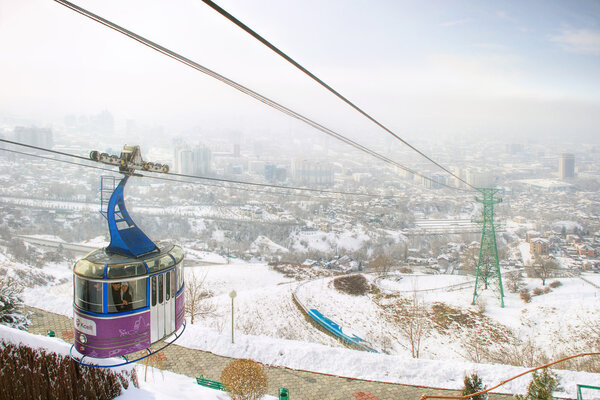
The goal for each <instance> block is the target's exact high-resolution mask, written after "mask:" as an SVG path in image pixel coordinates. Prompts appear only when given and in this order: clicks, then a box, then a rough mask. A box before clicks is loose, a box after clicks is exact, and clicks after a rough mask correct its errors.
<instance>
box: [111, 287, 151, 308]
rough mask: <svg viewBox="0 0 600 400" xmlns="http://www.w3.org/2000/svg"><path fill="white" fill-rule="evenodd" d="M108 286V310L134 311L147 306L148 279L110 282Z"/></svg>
mask: <svg viewBox="0 0 600 400" xmlns="http://www.w3.org/2000/svg"><path fill="white" fill-rule="evenodd" d="M108 286H109V288H108V312H110V313H117V312H125V311H133V310H137V309H140V308H144V307H146V305H147V303H146V279H137V280H135V281H122V282H110V283H109V284H108Z"/></svg>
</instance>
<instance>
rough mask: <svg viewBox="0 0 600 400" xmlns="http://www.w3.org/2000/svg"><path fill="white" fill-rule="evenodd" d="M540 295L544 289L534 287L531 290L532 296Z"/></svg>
mask: <svg viewBox="0 0 600 400" xmlns="http://www.w3.org/2000/svg"><path fill="white" fill-rule="evenodd" d="M541 294H544V289H542V288H539V287H536V288H535V289H533V295H534V296H539V295H541Z"/></svg>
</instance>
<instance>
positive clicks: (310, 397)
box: [28, 307, 512, 400]
mask: <svg viewBox="0 0 600 400" xmlns="http://www.w3.org/2000/svg"><path fill="white" fill-rule="evenodd" d="M28 310H29V311H31V312H32V313H33V314H32V315H31V316H30V320H31V323H32V325H31V326H30V327H29V332H30V333H34V334H43V335H45V334H46V333H47V331H48V329H52V330H53V331H54V332H55V333H56V336H57V337H60V338H63V339H64V340H65V341H68V342H72V341H73V321H72V319H71V318H68V317H65V316H63V315H59V314H54V313H50V312H47V311H43V310H40V309H37V308H32V307H28ZM159 355H160V356H159V359H161V361H160V363H162V367H163V368H164V369H167V370H169V371H173V372H176V373H178V374H183V375H187V376H190V377H197V376H199V375H204V378H206V379H212V380H217V381H218V380H219V378H220V376H221V371H223V369H224V368H225V366H226V365H227V363H229V362H230V361H231V360H232V358H229V357H222V356H218V355H215V354H212V353H209V352H206V351H200V350H194V349H188V348H186V347H181V346H178V345H176V344H173V345H171V346H169V347H167V348H166V349H165V350H164V351H163V352H162V354H160V353H159ZM264 367H265V372H266V374H267V378H268V382H269V386H268V390H267V393H268V394H270V395H273V396H278V390H279V388H280V387H285V388H288V389H289V398H290V399H291V400H404V399H406V400H418V399H419V398H420V397H421V395H423V394H425V393H427V394H430V395H433V394H440V395H446V396H452V395H454V396H456V395H460V392H458V391H456V390H439V389H429V388H424V387H416V386H407V385H399V384H391V383H379V382H371V381H364V380H360V379H350V378H342V377H337V376H331V375H325V374H319V373H314V372H305V371H296V370H292V369H289V368H280V367H269V366H264ZM140 378H141V379H143V377H140ZM489 398H490V400H508V399H512V396H505V395H491V396H490V397H489Z"/></svg>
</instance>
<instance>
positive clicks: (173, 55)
mask: <svg viewBox="0 0 600 400" xmlns="http://www.w3.org/2000/svg"><path fill="white" fill-rule="evenodd" d="M54 1H56V2H57V3H59V4H61V5H63V6H65V7H67V8H70V9H71V10H73V11H75V12H77V13H79V14H81V15H84V16H86V17H88V18H90V19H92V20H94V21H96V22H99V23H101V24H102V25H105V26H107V27H109V28H111V29H113V30H115V31H117V32H119V33H122V34H123V35H125V36H128V37H130V38H132V39H133V40H135V41H137V42H139V43H141V44H143V45H145V46H147V47H150V48H151V49H153V50H156V51H158V52H159V53H162V54H164V55H166V56H168V57H171V58H173V59H175V60H177V61H179V62H181V63H183V64H185V65H187V66H188V67H191V68H194V69H195V70H198V71H200V72H202V73H204V74H206V75H209V76H211V77H213V78H215V79H217V80H219V81H221V82H223V83H225V84H227V85H229V86H231V87H233V88H234V89H237V90H239V91H240V92H242V93H244V94H246V95H248V96H250V97H252V98H254V99H256V100H258V101H260V102H262V103H264V104H266V105H268V106H270V107H272V108H274V109H276V110H278V111H280V112H282V113H284V114H286V115H288V116H290V117H292V118H295V119H298V120H300V121H302V122H304V123H305V124H307V125H309V126H311V127H313V128H315V129H317V130H319V131H321V132H323V133H325V134H327V135H329V136H331V137H333V138H335V139H338V140H340V141H342V142H344V143H346V144H348V145H350V146H352V147H354V148H356V149H358V150H360V151H362V152H365V153H367V154H370V155H372V156H373V157H376V158H378V159H379V160H381V161H384V162H386V163H388V164H391V165H394V166H395V167H398V168H400V169H403V170H405V171H407V172H409V173H411V174H413V175H416V176H419V177H422V178H423V179H426V180H429V181H431V182H433V183H435V184H437V185H440V186H444V187H447V188H449V189H454V190H462V189H459V188H456V187H454V186H450V185H447V184H445V183H442V182H437V181H436V180H434V179H432V178H430V177H428V176H425V175H423V174H420V173H419V172H416V171H414V170H412V169H410V168H408V167H406V166H404V165H401V164H399V163H397V162H395V161H393V160H391V159H389V158H387V157H385V156H383V155H381V154H379V153H377V152H375V151H373V150H370V149H368V148H366V147H365V146H363V145H361V144H359V143H357V142H355V141H353V140H351V139H348V138H346V137H345V136H343V135H341V134H339V133H337V132H335V131H333V130H331V129H329V128H327V127H325V126H323V125H321V124H319V123H317V122H315V121H313V120H311V119H310V118H307V117H305V116H303V115H301V114H299V113H297V112H295V111H293V110H291V109H289V108H287V107H285V106H283V105H281V104H279V103H277V102H276V101H274V100H271V99H269V98H267V97H265V96H263V95H261V94H259V93H257V92H255V91H253V90H251V89H249V88H247V87H245V86H243V85H241V84H239V83H237V82H235V81H233V80H231V79H229V78H227V77H225V76H223V75H220V74H218V73H217V72H214V71H212V70H210V69H208V68H206V67H204V66H202V65H200V64H198V63H196V62H194V61H192V60H190V59H188V58H186V57H183V56H182V55H180V54H178V53H175V52H174V51H172V50H169V49H167V48H166V47H163V46H161V45H159V44H156V43H154V42H152V41H150V40H148V39H146V38H144V37H142V36H140V35H138V34H136V33H133V32H131V31H129V30H127V29H125V28H123V27H121V26H119V25H117V24H115V23H113V22H111V21H108V20H107V19H104V18H102V17H100V16H98V15H96V14H94V13H92V12H90V11H87V10H85V9H83V8H81V7H79V6H77V5H75V4H73V3H70V2H68V1H66V0H54ZM469 186H470V185H469Z"/></svg>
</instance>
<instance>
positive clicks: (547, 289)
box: [544, 286, 552, 294]
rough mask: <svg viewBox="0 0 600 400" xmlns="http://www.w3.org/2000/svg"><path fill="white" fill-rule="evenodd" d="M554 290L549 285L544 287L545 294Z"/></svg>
mask: <svg viewBox="0 0 600 400" xmlns="http://www.w3.org/2000/svg"><path fill="white" fill-rule="evenodd" d="M551 291H552V289H550V288H549V287H548V286H546V287H544V294H548V293H550V292H551Z"/></svg>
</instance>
